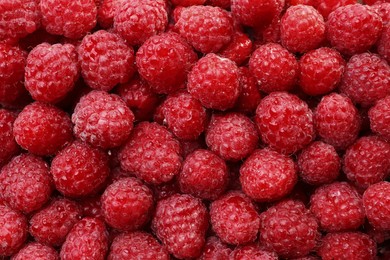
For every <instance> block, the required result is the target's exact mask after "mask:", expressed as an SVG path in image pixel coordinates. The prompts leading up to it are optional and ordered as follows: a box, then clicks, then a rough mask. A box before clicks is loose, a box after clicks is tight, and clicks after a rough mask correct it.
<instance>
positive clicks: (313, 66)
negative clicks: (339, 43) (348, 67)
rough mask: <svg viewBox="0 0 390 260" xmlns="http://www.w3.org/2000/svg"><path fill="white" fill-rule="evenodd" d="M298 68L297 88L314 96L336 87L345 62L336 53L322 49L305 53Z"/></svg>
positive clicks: (332, 50) (329, 49) (328, 49)
mask: <svg viewBox="0 0 390 260" xmlns="http://www.w3.org/2000/svg"><path fill="white" fill-rule="evenodd" d="M299 66H300V74H299V86H300V87H301V89H302V90H303V92H305V93H306V94H308V95H311V96H316V95H323V94H326V93H329V92H331V91H332V90H334V89H335V88H336V87H337V85H338V84H339V83H340V81H341V77H342V75H343V73H344V68H345V61H344V59H343V57H341V55H340V53H339V52H338V51H336V50H334V49H331V48H326V47H323V48H319V49H316V50H313V51H310V52H308V53H305V54H304V55H303V56H302V57H301V59H300V60H299ZM319 78H321V80H318V79H319Z"/></svg>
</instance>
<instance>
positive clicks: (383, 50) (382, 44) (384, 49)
mask: <svg viewBox="0 0 390 260" xmlns="http://www.w3.org/2000/svg"><path fill="white" fill-rule="evenodd" d="M389 5H390V3H389ZM389 9H390V8H389ZM389 20H390V19H389ZM377 47H378V53H379V55H381V56H382V57H383V58H384V59H385V60H386V61H387V63H390V23H389V24H388V25H387V26H386V27H384V28H383V31H382V35H381V37H380V38H379V40H378V42H377Z"/></svg>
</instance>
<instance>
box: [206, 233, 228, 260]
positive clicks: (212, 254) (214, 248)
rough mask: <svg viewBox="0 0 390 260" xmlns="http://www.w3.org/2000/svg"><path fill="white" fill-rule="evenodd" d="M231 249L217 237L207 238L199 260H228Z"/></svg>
mask: <svg viewBox="0 0 390 260" xmlns="http://www.w3.org/2000/svg"><path fill="white" fill-rule="evenodd" d="M231 251H232V250H231V249H230V248H229V247H227V245H225V244H224V243H222V242H221V240H220V239H219V238H218V237H209V238H208V239H207V241H206V244H205V245H204V247H203V251H202V255H201V256H200V257H199V260H224V259H229V255H230V253H231Z"/></svg>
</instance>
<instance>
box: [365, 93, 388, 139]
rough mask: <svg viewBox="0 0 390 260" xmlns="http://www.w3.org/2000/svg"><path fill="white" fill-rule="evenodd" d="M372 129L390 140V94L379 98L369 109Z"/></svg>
mask: <svg viewBox="0 0 390 260" xmlns="http://www.w3.org/2000/svg"><path fill="white" fill-rule="evenodd" d="M368 117H369V119H370V126H371V130H372V131H373V132H375V133H377V134H378V135H380V136H382V137H383V138H385V139H386V140H390V96H387V97H385V98H383V99H380V100H378V102H376V104H375V105H374V106H372V107H371V108H370V110H369V111H368Z"/></svg>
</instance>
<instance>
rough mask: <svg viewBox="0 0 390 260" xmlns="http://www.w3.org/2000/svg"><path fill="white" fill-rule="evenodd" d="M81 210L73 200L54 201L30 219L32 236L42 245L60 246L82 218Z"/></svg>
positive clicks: (59, 199) (61, 199) (60, 199)
mask: <svg viewBox="0 0 390 260" xmlns="http://www.w3.org/2000/svg"><path fill="white" fill-rule="evenodd" d="M81 213H82V212H81V208H80V207H79V205H78V204H77V203H76V202H74V201H71V200H68V199H64V198H58V199H54V200H53V201H51V202H50V204H49V205H47V206H46V207H45V208H43V209H41V210H39V211H37V212H36V213H35V214H34V215H33V216H32V217H31V219H30V228H29V231H30V234H31V235H32V236H33V237H34V239H35V240H36V241H38V242H40V243H42V244H48V245H51V246H60V245H62V243H63V242H64V241H65V238H66V236H67V234H68V232H69V231H70V230H71V229H72V227H73V225H74V224H76V223H77V222H78V221H79V220H80V218H81Z"/></svg>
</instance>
